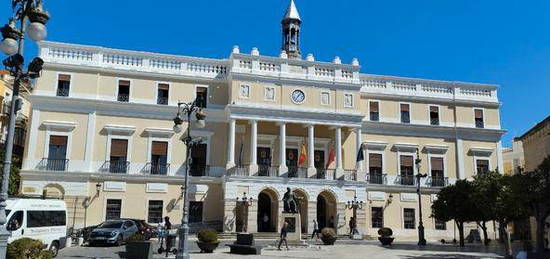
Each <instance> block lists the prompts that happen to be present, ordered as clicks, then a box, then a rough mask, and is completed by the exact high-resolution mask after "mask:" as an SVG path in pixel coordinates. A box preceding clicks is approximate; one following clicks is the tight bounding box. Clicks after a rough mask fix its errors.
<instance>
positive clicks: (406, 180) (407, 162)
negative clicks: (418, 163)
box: [399, 155, 414, 185]
mask: <svg viewBox="0 0 550 259" xmlns="http://www.w3.org/2000/svg"><path fill="white" fill-rule="evenodd" d="M399 162H400V173H401V184H402V185H414V167H413V166H414V157H413V156H403V155H402V156H400V157H399Z"/></svg>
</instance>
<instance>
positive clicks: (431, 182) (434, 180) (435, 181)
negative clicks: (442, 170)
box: [427, 176, 449, 187]
mask: <svg viewBox="0 0 550 259" xmlns="http://www.w3.org/2000/svg"><path fill="white" fill-rule="evenodd" d="M427 184H428V186H431V187H445V186H448V185H449V178H448V177H434V176H430V177H428V181H427Z"/></svg>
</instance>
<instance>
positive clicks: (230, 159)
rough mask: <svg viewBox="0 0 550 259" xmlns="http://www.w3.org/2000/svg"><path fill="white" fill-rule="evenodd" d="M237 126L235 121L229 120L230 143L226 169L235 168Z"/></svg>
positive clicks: (228, 144)
mask: <svg viewBox="0 0 550 259" xmlns="http://www.w3.org/2000/svg"><path fill="white" fill-rule="evenodd" d="M235 125H236V121H235V120H234V119H230V120H229V136H228V138H229V141H228V143H227V165H226V166H225V168H226V169H230V168H233V167H235Z"/></svg>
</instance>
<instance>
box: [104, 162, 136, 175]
mask: <svg viewBox="0 0 550 259" xmlns="http://www.w3.org/2000/svg"><path fill="white" fill-rule="evenodd" d="M128 168H130V162H129V161H105V163H103V165H102V166H101V167H100V168H99V171H100V172H102V173H111V174H127V173H128Z"/></svg>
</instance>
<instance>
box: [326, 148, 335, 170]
mask: <svg viewBox="0 0 550 259" xmlns="http://www.w3.org/2000/svg"><path fill="white" fill-rule="evenodd" d="M334 158H336V151H335V150H334V147H331V149H330V152H329V153H328V160H327V166H326V168H328V166H329V165H330V164H332V162H334Z"/></svg>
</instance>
